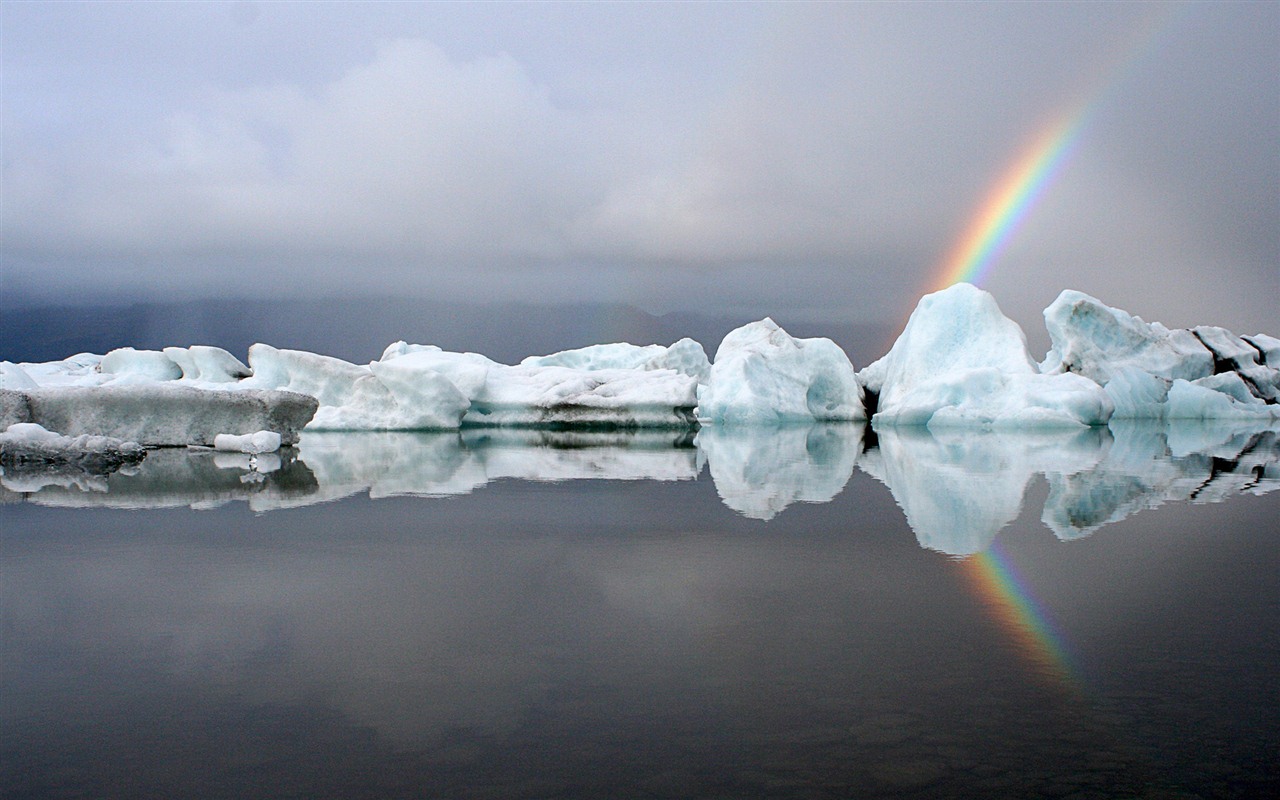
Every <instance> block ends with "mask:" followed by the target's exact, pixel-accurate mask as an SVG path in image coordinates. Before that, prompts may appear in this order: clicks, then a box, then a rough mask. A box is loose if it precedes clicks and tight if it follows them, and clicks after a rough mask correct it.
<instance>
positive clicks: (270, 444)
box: [213, 431, 280, 455]
mask: <svg viewBox="0 0 1280 800" xmlns="http://www.w3.org/2000/svg"><path fill="white" fill-rule="evenodd" d="M213 449H214V450H220V451H224V452H229V453H248V454H250V455H260V454H262V453H274V452H275V451H277V450H279V449H280V434H278V433H276V432H275V431H257V432H255V433H246V434H244V435H241V436H237V435H236V434H234V433H220V434H218V435H217V436H215V437H213Z"/></svg>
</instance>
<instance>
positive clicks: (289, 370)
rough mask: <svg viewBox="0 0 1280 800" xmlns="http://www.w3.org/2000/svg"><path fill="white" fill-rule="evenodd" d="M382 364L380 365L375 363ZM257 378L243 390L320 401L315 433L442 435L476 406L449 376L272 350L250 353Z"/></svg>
mask: <svg viewBox="0 0 1280 800" xmlns="http://www.w3.org/2000/svg"><path fill="white" fill-rule="evenodd" d="M375 363H377V362H375ZM249 365H250V366H251V367H252V368H253V376H252V377H250V378H246V379H245V380H244V381H242V382H241V385H243V386H254V387H257V388H261V389H279V390H284V391H289V392H297V393H300V394H305V395H308V396H310V397H314V398H315V399H316V401H317V402H318V404H319V407H318V409H317V410H316V413H315V416H314V417H313V418H312V419H311V421H310V423H309V424H308V429H309V430H336V431H364V430H374V431H378V430H440V429H452V428H457V427H458V425H459V423H460V422H461V420H462V415H463V413H465V412H466V410H467V408H468V407H469V406H470V401H468V399H467V397H466V396H465V395H464V394H463V393H462V392H460V391H459V390H458V388H457V387H456V386H454V384H453V383H452V382H451V381H450V380H449V379H448V378H447V377H446V376H444V375H441V374H439V373H438V372H436V371H434V370H430V369H422V370H404V369H398V368H394V367H391V368H386V369H377V370H375V368H374V367H373V365H370V366H360V365H358V364H352V363H351V362H349V361H343V360H342V359H340V358H333V357H332V356H324V355H319V354H317V353H308V352H306V351H302V350H280V349H276V348H274V347H271V346H270V345H266V344H255V345H253V346H252V347H250V348H249Z"/></svg>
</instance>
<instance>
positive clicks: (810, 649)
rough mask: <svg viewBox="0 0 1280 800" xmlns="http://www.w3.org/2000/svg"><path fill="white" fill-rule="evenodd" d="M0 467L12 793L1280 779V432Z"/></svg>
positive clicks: (652, 437)
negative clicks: (124, 468) (56, 470)
mask: <svg viewBox="0 0 1280 800" xmlns="http://www.w3.org/2000/svg"><path fill="white" fill-rule="evenodd" d="M3 483H4V487H5V488H4V492H3V499H4V501H5V502H4V504H3V505H0V546H2V550H0V557H2V561H0V564H2V566H3V574H2V580H0V621H2V624H3V627H2V629H0V630H2V633H3V639H2V640H0V659H2V660H0V665H2V667H3V671H2V672H0V726H2V727H0V796H3V797H6V798H61V797H93V798H153V797H154V798H180V797H202V798H256V797H264V798H265V797H272V798H276V797H298V798H316V797H351V798H596V797H612V798H631V797H635V798H689V797H697V798H756V797H766V798H767V797H777V798H863V797H867V798H876V797H905V798H937V797H1028V798H1034V797H1051V798H1108V797H1146V798H1220V797H1221V798H1227V797H1231V798H1235V797H1274V796H1280V758H1277V756H1276V754H1277V753H1280V702H1277V698H1280V546H1278V545H1280V522H1278V520H1280V491H1273V490H1275V489H1278V488H1280V442H1278V441H1277V436H1276V433H1275V432H1274V431H1266V430H1262V431H1258V430H1248V429H1230V428H1221V427H1204V426H1196V427H1173V428H1166V427H1163V426H1137V425H1135V426H1130V427H1124V426H1120V425H1117V426H1113V428H1112V429H1110V430H1108V429H1103V430H1100V431H1087V432H1084V433H1081V434H1053V435H1048V434H1008V435H996V434H950V435H948V434H938V435H931V434H929V433H927V432H924V431H916V432H893V431H882V432H880V433H879V435H876V434H875V433H872V432H870V431H864V430H863V429H862V428H860V427H850V426H815V427H811V428H809V427H802V428H782V429H777V430H709V429H708V430H704V431H702V432H701V433H699V434H698V436H697V437H696V439H695V438H694V437H693V436H691V435H681V434H676V433H670V434H668V433H647V434H643V435H637V434H551V433H535V432H528V431H526V432H493V431H490V432H477V431H469V432H465V433H464V434H462V435H458V434H447V435H446V434H440V435H426V434H422V435H413V434H395V435H392V434H386V435H376V434H363V435H335V434H330V435H307V436H304V438H303V441H302V443H301V444H300V446H299V448H297V449H295V450H293V451H288V452H285V453H284V454H282V456H280V457H275V456H263V457H258V458H256V459H254V460H253V461H252V462H251V461H250V459H249V458H248V457H245V456H238V455H234V456H233V455H226V454H214V453H211V452H201V451H186V450H169V451H155V452H153V453H151V454H150V455H149V456H148V458H147V459H146V460H145V461H144V462H143V463H142V465H141V466H140V467H139V468H138V469H137V470H136V471H132V472H131V473H130V474H125V473H115V474H112V475H109V476H93V475H83V474H74V473H61V474H48V473H33V474H25V473H14V472H12V471H9V472H7V473H6V474H5V475H4V476H3Z"/></svg>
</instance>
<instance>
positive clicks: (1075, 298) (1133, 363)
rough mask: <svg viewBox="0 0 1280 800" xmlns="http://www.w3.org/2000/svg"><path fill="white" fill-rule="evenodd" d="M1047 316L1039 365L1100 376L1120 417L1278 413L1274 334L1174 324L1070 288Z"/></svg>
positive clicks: (1096, 378) (1234, 416)
mask: <svg viewBox="0 0 1280 800" xmlns="http://www.w3.org/2000/svg"><path fill="white" fill-rule="evenodd" d="M1044 318H1045V325H1046V327H1047V328H1048V331H1049V338H1050V341H1051V342H1052V348H1051V349H1050V350H1049V352H1048V354H1047V355H1046V356H1045V359H1044V361H1043V362H1042V363H1041V365H1040V368H1041V371H1042V372H1044V373H1046V374H1049V375H1062V374H1078V375H1083V376H1085V377H1087V378H1090V379H1091V380H1093V381H1096V382H1097V383H1098V384H1100V385H1101V386H1104V387H1105V388H1106V392H1107V395H1108V396H1109V397H1110V398H1111V399H1112V402H1113V403H1114V405H1115V409H1116V411H1115V416H1116V417H1117V418H1160V417H1168V418H1177V419H1212V418H1217V419H1247V418H1252V419H1270V418H1276V417H1280V405H1277V401H1278V400H1280V370H1278V369H1276V366H1277V365H1276V364H1275V363H1273V362H1274V357H1273V356H1269V355H1268V354H1269V353H1272V352H1274V348H1273V347H1272V343H1273V342H1274V340H1272V339H1271V338H1270V337H1267V336H1253V337H1248V338H1242V337H1237V336H1235V335H1234V334H1232V333H1231V332H1230V331H1227V330H1225V329H1223V328H1214V327H1208V326H1202V327H1198V328H1192V329H1191V330H1170V329H1168V328H1166V327H1165V326H1163V325H1161V324H1160V323H1158V322H1146V321H1144V320H1143V319H1142V318H1141V317H1136V316H1133V315H1132V314H1128V313H1126V312H1124V311H1121V310H1119V309H1115V308H1111V307H1110V306H1107V305H1105V304H1103V303H1102V302H1100V301H1098V300H1096V299H1095V298H1093V297H1090V296H1089V295H1087V294H1084V293H1082V292H1077V291H1070V290H1068V291H1064V292H1062V293H1061V294H1060V295H1058V298H1057V299H1056V300H1054V301H1053V303H1052V304H1051V305H1050V306H1049V307H1048V308H1046V309H1045V312H1044Z"/></svg>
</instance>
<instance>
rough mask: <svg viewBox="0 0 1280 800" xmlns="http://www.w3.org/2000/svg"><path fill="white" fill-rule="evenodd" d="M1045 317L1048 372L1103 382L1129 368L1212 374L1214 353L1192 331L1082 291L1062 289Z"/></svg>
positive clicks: (1172, 374) (1169, 376) (1044, 367)
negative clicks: (1148, 319)
mask: <svg viewBox="0 0 1280 800" xmlns="http://www.w3.org/2000/svg"><path fill="white" fill-rule="evenodd" d="M1044 321H1045V327H1046V328H1047V329H1048V331H1049V339H1050V341H1051V342H1052V345H1053V347H1052V349H1050V351H1049V353H1048V355H1047V356H1046V357H1045V360H1044V362H1043V363H1042V364H1041V365H1040V368H1041V371H1042V372H1044V373H1046V374H1058V373H1063V372H1073V373H1076V374H1079V375H1083V376H1085V377H1086V378H1090V379H1092V380H1094V381H1097V382H1098V383H1099V384H1101V385H1103V386H1105V385H1106V384H1107V383H1108V382H1109V381H1110V380H1111V377H1112V375H1113V374H1115V372H1116V371H1118V370H1120V369H1123V368H1125V367H1134V368H1137V369H1139V370H1142V371H1143V372H1146V373H1148V374H1151V375H1154V376H1156V377H1159V378H1164V379H1166V380H1173V379H1175V378H1183V379H1186V380H1195V379H1197V378H1203V377H1206V376H1208V375H1211V374H1213V355H1212V354H1211V353H1210V352H1209V350H1208V349H1207V348H1206V347H1205V346H1204V345H1203V344H1202V343H1201V342H1200V340H1199V339H1197V338H1196V337H1195V336H1194V335H1193V334H1192V333H1191V332H1190V331H1185V330H1177V331H1171V330H1169V329H1168V328H1166V327H1165V326H1163V325H1161V324H1160V323H1158V322H1151V323H1148V322H1144V321H1143V320H1142V318H1141V317H1135V316H1133V315H1132V314H1129V313H1127V312H1124V311H1121V310H1119V309H1116V308H1111V307H1110V306H1108V305H1104V304H1103V303H1102V302H1100V301H1099V300H1096V299H1094V298H1092V297H1090V296H1089V295H1087V294H1084V293H1083V292H1077V291H1073V290H1070V289H1068V290H1065V291H1063V292H1062V293H1061V294H1059V295H1058V298H1057V299H1056V300H1054V301H1053V303H1051V304H1050V305H1049V307H1048V308H1046V309H1045V310H1044Z"/></svg>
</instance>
